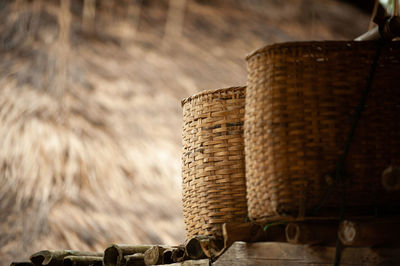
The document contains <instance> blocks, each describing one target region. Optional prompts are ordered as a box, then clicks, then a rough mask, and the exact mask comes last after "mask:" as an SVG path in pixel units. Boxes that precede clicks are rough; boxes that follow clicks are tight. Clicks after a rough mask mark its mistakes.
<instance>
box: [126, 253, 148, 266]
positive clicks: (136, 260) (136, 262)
mask: <svg viewBox="0 0 400 266" xmlns="http://www.w3.org/2000/svg"><path fill="white" fill-rule="evenodd" d="M124 258H125V261H126V264H125V265H126V266H145V265H146V264H145V263H144V254H143V253H135V254H132V255H126V256H125V257H124Z"/></svg>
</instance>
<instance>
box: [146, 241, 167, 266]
mask: <svg viewBox="0 0 400 266" xmlns="http://www.w3.org/2000/svg"><path fill="white" fill-rule="evenodd" d="M165 250H166V248H165V247H162V246H152V247H151V248H149V249H148V250H146V252H145V253H144V263H145V264H146V265H158V264H161V263H162V261H163V252H164V251H165Z"/></svg>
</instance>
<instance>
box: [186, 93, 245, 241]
mask: <svg viewBox="0 0 400 266" xmlns="http://www.w3.org/2000/svg"><path fill="white" fill-rule="evenodd" d="M182 106H183V119H184V125H183V156H182V177H183V214H184V220H185V225H186V232H187V237H188V238H190V237H192V236H195V235H214V236H219V235H221V234H222V232H221V225H222V224H223V223H226V222H235V221H244V220H245V217H246V213H247V205H246V181H245V164H244V145H243V142H244V140H243V122H244V121H243V120H244V106H245V87H233V88H227V89H219V90H214V91H205V92H202V93H200V94H197V95H195V96H192V97H190V98H187V99H184V100H183V101H182Z"/></svg>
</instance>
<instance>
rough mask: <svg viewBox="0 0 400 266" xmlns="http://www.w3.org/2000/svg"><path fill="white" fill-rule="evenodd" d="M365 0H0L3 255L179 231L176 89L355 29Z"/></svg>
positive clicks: (219, 80)
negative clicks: (291, 44)
mask: <svg viewBox="0 0 400 266" xmlns="http://www.w3.org/2000/svg"><path fill="white" fill-rule="evenodd" d="M373 3H374V1H373V0H371V1H365V0H360V1H339V0H264V1H263V0H59V1H56V0H34V1H32V0H12V1H11V0H0V265H8V264H9V263H10V262H11V261H13V260H18V261H21V260H25V259H27V258H28V257H29V255H30V254H32V253H33V252H35V251H38V250H42V249H80V250H95V251H102V250H104V248H105V247H106V246H107V245H108V244H110V243H130V244H135V243H136V244H139V243H151V244H170V245H172V244H178V243H182V242H183V241H184V239H185V232H184V225H183V218H182V213H181V202H180V200H181V199H180V197H181V188H180V182H181V177H180V165H181V161H180V158H181V121H182V111H181V106H180V100H181V99H182V98H184V97H188V96H190V95H192V94H194V93H196V92H199V91H201V90H205V89H216V88H223V87H229V86H237V85H243V84H245V83H246V62H245V60H244V58H245V56H246V54H248V53H250V52H251V51H253V50H255V49H257V48H260V47H262V46H264V45H266V44H271V43H274V42H287V41H305V40H349V39H353V38H355V37H357V36H358V35H361V34H362V33H364V32H365V31H367V29H368V25H369V19H370V14H371V10H372V7H373Z"/></svg>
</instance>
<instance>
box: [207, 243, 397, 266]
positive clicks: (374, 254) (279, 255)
mask: <svg viewBox="0 0 400 266" xmlns="http://www.w3.org/2000/svg"><path fill="white" fill-rule="evenodd" d="M334 257H335V247H324V246H309V245H294V244H289V243H273V242H261V243H245V242H235V243H234V244H233V245H232V246H231V247H230V248H229V249H228V250H227V251H226V252H225V253H224V254H223V255H221V257H220V258H219V259H218V260H217V261H216V262H214V263H213V264H212V265H215V266H221V265H228V266H235V265H277V266H288V265H290V266H292V265H313V264H318V265H332V264H333V261H334ZM340 265H371V266H372V265H400V248H354V247H346V248H343V250H342V255H341V263H340Z"/></svg>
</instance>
